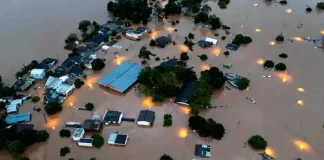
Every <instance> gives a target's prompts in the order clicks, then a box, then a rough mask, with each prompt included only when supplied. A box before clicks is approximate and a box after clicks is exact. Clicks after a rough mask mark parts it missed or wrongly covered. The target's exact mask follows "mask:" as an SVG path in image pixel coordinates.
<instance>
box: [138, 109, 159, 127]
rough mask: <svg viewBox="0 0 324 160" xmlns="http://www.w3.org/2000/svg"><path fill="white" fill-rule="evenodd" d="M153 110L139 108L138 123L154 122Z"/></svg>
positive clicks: (150, 123) (148, 123) (149, 124)
mask: <svg viewBox="0 0 324 160" xmlns="http://www.w3.org/2000/svg"><path fill="white" fill-rule="evenodd" d="M154 119H155V112H153V111H150V110H141V111H140V114H139V115H138V118H137V124H138V125H144V126H151V125H153V123H154Z"/></svg>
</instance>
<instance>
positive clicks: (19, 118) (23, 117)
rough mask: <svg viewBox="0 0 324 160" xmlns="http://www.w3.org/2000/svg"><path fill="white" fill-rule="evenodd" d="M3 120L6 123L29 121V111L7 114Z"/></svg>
mask: <svg viewBox="0 0 324 160" xmlns="http://www.w3.org/2000/svg"><path fill="white" fill-rule="evenodd" d="M5 121H6V123H7V124H14V123H18V122H27V121H30V112H25V113H19V114H13V115H8V116H7V117H6V120H5Z"/></svg>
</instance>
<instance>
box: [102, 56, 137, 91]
mask: <svg viewBox="0 0 324 160" xmlns="http://www.w3.org/2000/svg"><path fill="white" fill-rule="evenodd" d="M142 69H143V67H142V66H141V65H139V64H136V63H131V62H124V63H122V64H121V65H119V66H118V67H116V68H115V69H114V70H112V71H111V72H110V73H109V74H107V75H105V76H104V77H103V78H101V79H100V80H99V81H98V83H99V84H100V85H102V86H104V87H108V88H110V89H113V90H114V91H117V92H120V93H125V92H126V90H127V89H128V88H130V87H131V86H132V85H133V84H134V83H135V82H136V81H137V77H138V75H139V73H140V72H141V70H142Z"/></svg>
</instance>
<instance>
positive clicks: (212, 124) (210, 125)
mask: <svg viewBox="0 0 324 160" xmlns="http://www.w3.org/2000/svg"><path fill="white" fill-rule="evenodd" d="M189 126H190V128H191V129H193V130H197V131H198V134H199V136H201V137H209V136H210V137H212V138H214V139H218V140H220V139H222V138H223V136H224V134H225V128H224V126H223V125H222V124H220V123H216V121H214V120H213V119H211V118H209V119H208V120H206V119H205V118H203V117H200V116H197V115H195V116H191V117H190V118H189Z"/></svg>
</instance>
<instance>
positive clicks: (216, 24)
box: [209, 15, 222, 30]
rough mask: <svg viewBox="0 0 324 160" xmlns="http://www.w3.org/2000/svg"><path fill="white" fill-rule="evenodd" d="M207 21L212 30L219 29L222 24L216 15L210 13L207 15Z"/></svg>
mask: <svg viewBox="0 0 324 160" xmlns="http://www.w3.org/2000/svg"><path fill="white" fill-rule="evenodd" d="M209 23H210V25H211V28H212V30H215V29H219V28H221V26H222V22H221V20H220V19H219V17H217V16H216V15H211V16H210V17H209Z"/></svg>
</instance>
